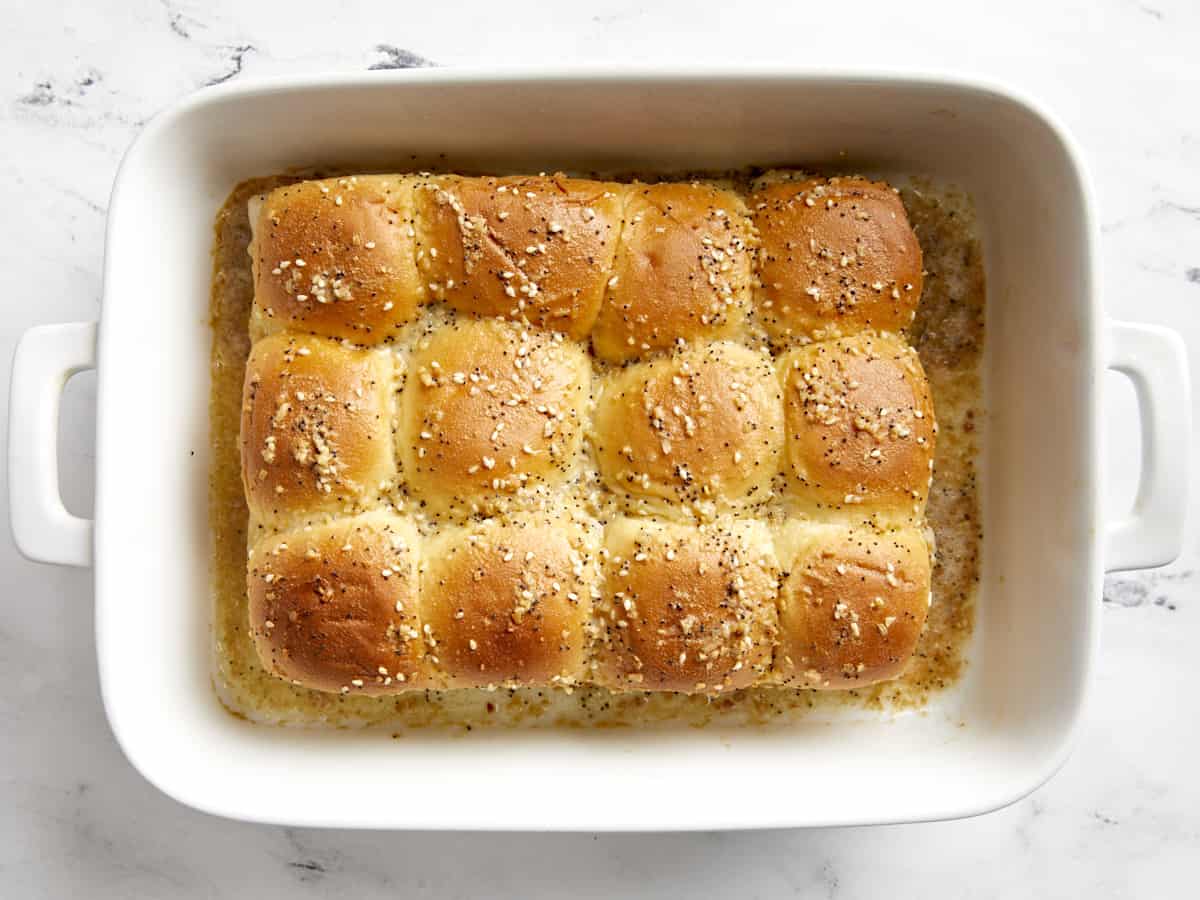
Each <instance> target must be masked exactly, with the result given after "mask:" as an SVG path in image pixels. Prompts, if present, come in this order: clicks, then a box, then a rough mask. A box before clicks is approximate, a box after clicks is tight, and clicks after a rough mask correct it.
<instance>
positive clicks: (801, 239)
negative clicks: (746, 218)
mask: <svg viewBox="0 0 1200 900" xmlns="http://www.w3.org/2000/svg"><path fill="white" fill-rule="evenodd" d="M749 203H750V206H751V208H752V209H753V215H754V224H755V226H756V228H757V229H758V235H759V240H760V241H761V246H760V249H759V255H758V277H759V282H760V287H759V290H758V292H757V293H758V299H757V307H758V314H759V317H760V318H761V320H762V322H763V324H764V325H765V326H766V328H767V331H768V332H769V333H770V334H771V335H772V337H774V338H776V339H789V338H802V337H817V338H820V337H830V336H834V337H836V336H837V335H839V334H842V335H848V334H854V333H856V332H859V331H863V330H865V329H874V330H876V331H895V332H898V331H901V330H902V329H905V328H907V327H908V326H909V324H911V322H912V319H913V314H914V313H915V311H916V308H917V303H918V302H919V300H920V298H921V285H922V271H921V262H922V261H921V245H920V244H919V243H918V242H917V236H916V234H914V233H913V230H912V227H911V226H910V225H909V222H908V216H907V215H906V214H905V212H904V206H903V204H901V202H900V198H899V196H897V194H896V192H895V191H894V190H893V189H892V188H891V187H889V186H888V185H886V184H882V183H878V182H872V181H867V180H866V179H863V178H830V179H828V180H825V179H811V180H806V181H800V182H780V183H777V184H773V185H771V186H769V187H766V188H764V189H763V190H761V191H759V192H757V193H756V194H754V195H753V196H752V197H751V198H750V201H749Z"/></svg>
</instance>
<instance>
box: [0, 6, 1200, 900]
mask: <svg viewBox="0 0 1200 900" xmlns="http://www.w3.org/2000/svg"><path fill="white" fill-rule="evenodd" d="M4 6H5V12H6V13H7V14H6V15H5V16H4V19H5V25H4V28H3V29H0V55H2V56H3V58H4V61H5V62H4V65H3V66H0V122H2V126H0V134H2V135H3V139H2V141H0V146H2V147H3V150H2V151H0V175H2V177H0V208H2V209H3V210H4V211H5V214H4V215H3V216H2V217H0V269H3V270H4V271H6V272H8V273H9V276H10V277H9V280H8V282H7V283H6V285H5V287H4V290H3V293H2V294H0V304H3V310H4V316H3V317H2V318H0V360H5V361H6V360H7V359H8V358H9V357H10V356H11V352H12V348H13V346H14V344H15V342H16V339H17V337H18V335H19V334H20V333H21V332H22V331H23V330H24V329H25V328H27V327H29V326H31V325H35V324H38V323H43V322H53V321H68V320H79V319H92V318H95V317H97V316H98V314H99V299H100V290H101V288H100V284H101V268H102V263H101V251H102V245H103V233H104V221H105V209H106V205H107V198H108V192H109V188H110V185H111V183H112V179H113V175H114V172H115V170H116V167H117V164H118V162H119V160H120V157H121V154H122V152H123V151H124V149H125V148H126V146H127V145H128V144H129V142H130V140H131V139H132V138H133V137H134V136H135V135H136V134H137V132H138V130H139V128H140V127H141V126H142V124H143V123H144V122H145V121H146V119H147V118H148V117H149V116H151V115H152V114H153V113H154V112H155V111H157V110H159V109H160V108H162V107H163V106H165V105H167V104H169V103H171V102H172V101H174V100H175V99H176V98H178V97H180V96H182V95H184V94H186V93H188V92H190V91H192V90H195V89H197V88H199V87H201V86H203V85H205V84H212V83H215V82H219V81H224V80H228V79H230V78H247V77H253V76H259V75H275V74H286V73H297V72H308V71H314V70H343V71H358V70H363V69H366V68H376V67H380V66H395V65H407V64H413V63H416V64H422V63H425V62H427V61H436V62H437V63H438V64H445V65H455V64H465V63H495V64H514V63H530V62H547V63H550V62H561V63H575V62H622V61H637V62H659V61H700V62H703V61H705V60H714V61H719V62H721V63H729V62H734V61H739V60H743V61H754V62H776V63H786V64H794V65H806V66H815V67H820V66H826V65H838V66H844V65H856V64H862V65H881V66H889V67H910V68H914V69H921V70H949V71H954V72H961V73H970V74H975V75H982V76H986V77H989V78H993V79H997V80H1001V81H1005V82H1008V83H1010V84H1012V85H1014V86H1016V87H1018V88H1020V89H1022V90H1023V91H1024V92H1026V93H1029V94H1032V95H1034V96H1035V97H1038V98H1040V99H1041V100H1042V101H1043V102H1044V103H1045V104H1046V105H1048V106H1050V107H1051V108H1053V109H1054V110H1056V111H1057V112H1058V114H1059V115H1060V116H1061V118H1062V119H1063V120H1064V121H1065V122H1066V124H1067V125H1068V127H1070V128H1071V129H1072V130H1073V131H1074V132H1075V134H1076V136H1077V137H1078V139H1079V141H1080V143H1081V144H1082V147H1083V149H1084V151H1085V154H1086V157H1087V160H1088V163H1089V165H1090V167H1091V171H1092V175H1093V176H1094V180H1095V183H1096V188H1097V196H1098V200H1099V215H1100V217H1101V221H1102V223H1103V231H1102V243H1101V252H1102V260H1103V298H1104V304H1105V306H1106V308H1107V310H1108V311H1109V312H1110V313H1111V314H1113V315H1117V316H1122V317H1126V318H1131V319H1140V320H1145V321H1150V322H1158V323H1163V324H1167V325H1170V326H1172V327H1174V328H1176V329H1178V330H1179V331H1180V332H1181V333H1182V334H1183V335H1184V337H1185V339H1186V340H1187V342H1188V345H1189V347H1190V348H1191V362H1192V369H1193V372H1200V119H1198V118H1197V110H1200V53H1197V47H1198V46H1200V6H1197V5H1196V4H1195V3H1193V2H1190V0H1145V2H1137V0H1128V2H1127V0H1075V2H1070V3H1047V2H1045V0H1040V2H1015V0H1009V2H1006V3H992V4H986V5H982V4H981V5H979V6H980V7H981V8H980V9H978V10H972V11H968V7H970V6H972V4H966V3H961V2H948V3H941V4H935V3H921V2H914V0H907V2H904V3H896V2H890V0H885V2H878V3H877V2H867V0H859V2H858V3H855V4H844V5H839V4H834V5H833V6H830V5H829V4H824V3H822V4H813V5H812V7H811V8H808V9H806V8H805V6H806V5H805V4H800V3H786V2H779V3H758V2H749V0H743V2H740V3H722V4H719V5H710V4H704V3H701V2H697V0H690V2H683V0H671V2H664V3H658V4H649V3H637V2H631V0H597V2H593V3H590V4H587V8H585V9H580V8H576V7H575V5H573V4H570V3H559V4H534V3H526V2H522V0H509V2H506V3H500V4H492V3H486V2H478V0H476V2H457V0H442V2H439V3H436V4H414V5H413V8H411V9H406V8H405V4H403V3H380V2H378V0H371V2H357V0H340V2H332V3H331V2H324V3H319V4H311V5H309V6H308V9H307V10H306V9H305V6H306V4H304V3H301V2H296V0H291V2H280V0H272V2H264V3H260V4H247V3H244V2H229V0H223V2H202V0H194V2H168V0H164V2H154V0H136V2H133V0H131V2H122V0H104V2H90V3H85V2H64V3H48V2H39V3H32V2H26V0H15V8H14V0H8V2H7V3H5V5H4ZM248 7H252V8H248ZM1108 378H1109V381H1108V383H1107V386H1108V387H1110V388H1111V389H1112V390H1111V392H1110V393H1111V398H1110V401H1109V404H1108V408H1109V411H1110V413H1111V417H1110V423H1109V425H1108V427H1107V436H1108V439H1109V449H1110V452H1111V453H1112V454H1114V458H1115V459H1117V460H1118V461H1119V462H1118V463H1117V464H1116V465H1115V466H1114V471H1113V478H1112V483H1111V484H1109V485H1108V486H1107V491H1108V496H1109V497H1110V498H1111V499H1112V500H1113V502H1114V503H1121V502H1127V501H1128V500H1129V499H1130V498H1131V497H1132V495H1133V484H1134V481H1133V479H1134V469H1135V465H1134V464H1133V463H1131V462H1128V461H1127V460H1128V458H1129V457H1130V456H1131V455H1136V453H1137V445H1136V437H1135V436H1134V429H1132V428H1131V427H1130V426H1131V424H1132V422H1133V419H1132V408H1133V407H1132V403H1133V401H1132V391H1130V390H1129V389H1128V387H1127V386H1126V385H1124V384H1123V383H1122V382H1121V381H1120V380H1119V379H1118V378H1117V377H1116V376H1112V375H1110V376H1108ZM0 379H3V381H2V383H0V397H2V398H3V399H0V406H3V410H4V412H5V413H6V411H7V405H6V404H7V393H8V391H7V379H8V372H7V362H5V363H4V372H3V374H2V375H0ZM68 395H69V396H68V398H67V402H66V408H65V411H64V424H63V427H62V435H63V438H62V447H61V449H60V459H61V460H62V465H63V467H64V470H65V474H64V494H65V495H66V497H67V499H68V502H69V503H70V504H71V505H72V506H73V507H74V508H76V509H78V510H82V511H86V510H88V509H89V508H90V503H91V491H92V487H91V472H90V470H91V467H92V463H93V449H92V434H93V427H94V426H93V419H94V417H93V413H92V408H91V407H92V402H93V400H94V381H93V380H91V379H88V378H81V379H77V381H76V382H75V383H73V384H72V386H71V388H70V389H69V391H68ZM1197 396H1198V397H1200V393H1198V394H1197ZM6 420H7V415H6V414H5V415H0V432H4V431H5V430H6ZM1198 420H1200V419H1198ZM5 480H6V474H0V490H5V491H6V481H5ZM1198 493H1200V490H1198V489H1197V487H1195V486H1194V487H1193V490H1192V501H1193V502H1192V507H1193V509H1194V508H1196V503H1195V500H1196V497H1197V495H1198ZM1197 534H1198V532H1197V530H1196V527H1195V526H1194V525H1193V526H1192V527H1190V528H1189V532H1188V536H1187V544H1186V549H1185V552H1184V555H1183V557H1182V559H1181V560H1180V561H1179V562H1178V563H1177V564H1175V565H1174V566H1171V567H1170V568H1168V569H1165V570H1162V571H1159V572H1155V573H1141V574H1133V575H1122V576H1119V577H1114V578H1110V579H1109V580H1108V583H1107V586H1106V591H1105V604H1104V616H1103V651H1102V655H1101V660H1100V665H1099V671H1098V675H1097V681H1096V685H1095V691H1094V693H1093V696H1092V700H1091V706H1090V710H1089V714H1088V718H1087V725H1086V728H1085V729H1084V732H1083V735H1082V740H1081V742H1080V745H1079V747H1078V750H1077V751H1076V753H1075V755H1074V757H1073V758H1072V759H1071V761H1070V762H1069V763H1068V764H1067V766H1066V768H1065V769H1064V770H1063V771H1062V772H1061V773H1060V774H1059V775H1058V776H1057V777H1056V778H1055V779H1054V780H1053V781H1052V782H1051V783H1050V784H1049V785H1048V786H1046V787H1045V788H1043V789H1041V790H1039V791H1038V792H1036V793H1035V794H1034V795H1033V796H1032V797H1030V798H1028V799H1026V800H1024V801H1022V802H1020V803H1018V804H1016V805H1015V806H1013V807H1011V808H1009V809H1006V810H1003V811H1001V812H998V813H994V814H992V815H988V816H984V817H981V818H978V819H974V820H970V821H964V822H954V823H943V824H936V825H925V826H905V827H890V828H879V829H846V830H830V831H809V832H769V833H758V834H755V833H751V834H701V835H691V836H636V835H634V836H599V837H595V836H589V835H580V836H495V835H469V836H443V835H436V834H374V833H354V832H339V831H297V830H291V829H286V828H272V827H259V826H253V825H244V824H235V823H230V822H225V821H221V820H217V819H213V818H209V817H207V816H204V815H201V814H199V813H195V812H192V811H191V810H188V809H185V808H182V807H180V806H178V805H176V804H175V803H174V802H173V801H171V800H168V799H167V798H166V797H164V796H161V795H160V794H158V793H157V792H156V791H155V790H154V789H153V788H152V787H150V786H149V785H148V784H146V783H145V782H143V781H142V780H141V778H140V777H139V776H138V775H137V774H136V773H135V772H134V771H133V770H132V769H131V768H130V766H129V765H128V764H127V763H126V762H125V760H124V758H123V757H122V756H121V752H120V751H119V750H118V748H117V747H116V745H115V744H114V742H113V740H112V737H111V735H110V733H109V730H108V727H107V725H106V723H105V719H104V712H103V710H102V708H101V704H100V697H99V694H98V691H97V685H96V667H95V657H94V652H93V643H92V615H91V585H90V575H89V573H87V572H83V571H70V570H66V569H54V568H49V567H43V566H38V565H35V564H33V563H29V562H26V561H24V560H22V559H21V558H20V557H19V556H18V554H17V552H16V550H15V548H14V547H13V545H12V543H11V540H10V539H8V538H7V537H6V538H5V539H3V540H0V723H3V724H2V725H0V731H2V733H3V738H2V739H0V896H3V897H5V898H23V897H67V896H88V897H96V898H109V897H112V898H116V897H121V898H126V897H142V896H147V897H166V896H179V897H188V898H191V897H239V896H251V895H253V896H258V897H263V898H271V897H285V896H286V897H289V898H307V897H326V896H355V897H357V896H362V897H374V896H385V895H386V896H438V897H441V896H456V897H457V896H488V897H500V896H513V897H529V898H533V897H558V896H564V895H566V894H568V893H570V894H573V895H577V896H579V897H606V896H660V895H661V896H678V895H684V894H685V893H686V894H692V895H732V894H735V893H736V894H737V895H739V896H751V897H775V896H788V895H794V894H802V895H806V896H808V895H816V896H829V897H833V896H862V895H872V894H879V893H882V892H885V891H886V892H889V893H890V894H891V895H892V896H897V897H908V896H923V897H925V896H941V895H945V896H971V897H976V896H978V897H983V896H989V897H990V896H1004V895H1009V894H1017V893H1021V894H1024V895H1028V894H1030V893H1032V894H1033V895H1035V896H1036V895H1050V896H1081V895H1087V896H1091V897H1124V896H1130V897H1133V896H1140V897H1169V896H1195V893H1194V891H1195V873H1196V863H1197V862H1198V861H1200V769H1198V767H1197V765H1196V760H1197V758H1198V757H1200V725H1198V720H1197V716H1196V701H1195V697H1196V694H1195V693H1194V692H1195V687H1194V683H1195V682H1197V681H1198V680H1200V654H1197V653H1196V649H1195V648H1196V647H1197V641H1198V640H1200V597H1198V596H1197V587H1198V586H1200V575H1197V571H1196V570H1197V566H1198V565H1200V546H1198V539H1197Z"/></svg>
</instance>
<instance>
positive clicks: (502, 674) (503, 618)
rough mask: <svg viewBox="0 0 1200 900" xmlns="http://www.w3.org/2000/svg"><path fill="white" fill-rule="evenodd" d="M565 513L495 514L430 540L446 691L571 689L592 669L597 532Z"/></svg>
mask: <svg viewBox="0 0 1200 900" xmlns="http://www.w3.org/2000/svg"><path fill="white" fill-rule="evenodd" d="M592 531H593V530H592V529H589V528H588V527H586V526H584V525H580V524H577V523H575V522H572V521H571V520H570V518H569V517H568V516H566V515H556V516H552V515H540V516H524V517H516V518H513V519H509V520H499V519H489V520H487V521H485V522H482V523H476V524H471V525H469V526H467V527H464V528H449V529H447V530H446V531H444V532H442V533H441V534H440V535H439V536H438V537H436V538H434V539H433V540H432V541H430V542H429V544H428V546H427V548H426V553H425V557H426V560H427V562H426V566H427V567H426V569H425V571H424V574H423V576H422V606H423V610H424V617H425V624H426V625H427V626H428V627H429V631H428V634H427V637H428V640H429V643H430V644H431V648H432V649H430V651H429V653H430V654H432V655H433V656H434V657H435V658H436V661H437V665H438V668H439V669H440V672H441V674H442V676H443V681H442V684H443V686H445V687H448V688H463V687H486V686H510V687H512V686H518V685H558V686H569V685H572V684H575V683H576V682H578V681H579V680H580V679H581V678H582V676H583V675H584V674H585V671H584V670H585V663H586V659H587V657H586V653H587V639H586V632H585V626H586V623H587V622H588V620H589V618H590V616H591V609H592V592H593V590H595V587H596V580H597V579H596V551H597V546H596V544H597V543H598V540H597V537H598V535H595V534H593V533H592Z"/></svg>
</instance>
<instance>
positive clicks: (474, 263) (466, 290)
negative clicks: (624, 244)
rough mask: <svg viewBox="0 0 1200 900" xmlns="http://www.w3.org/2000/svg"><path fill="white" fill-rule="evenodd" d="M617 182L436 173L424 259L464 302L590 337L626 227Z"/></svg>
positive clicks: (434, 288) (422, 193)
mask: <svg viewBox="0 0 1200 900" xmlns="http://www.w3.org/2000/svg"><path fill="white" fill-rule="evenodd" d="M617 190H619V185H613V184H606V183H604V182H599V181H581V180H579V179H574V178H567V177H566V176H564V175H552V176H539V177H511V178H461V177H458V176H453V175H448V176H438V177H432V178H429V179H426V180H425V181H424V182H423V184H422V186H421V187H420V188H418V190H417V193H416V201H417V216H418V221H419V223H420V226H419V237H420V241H419V245H418V248H417V261H418V264H419V265H420V267H421V272H422V274H423V276H424V278H425V280H426V282H427V287H428V290H429V292H430V294H431V295H432V296H433V297H434V298H436V299H438V300H443V301H445V302H446V303H447V304H449V305H450V306H451V307H453V308H454V309H457V310H461V311H463V312H470V313H474V314H475V315H479V316H502V317H506V318H510V319H524V320H526V321H528V322H530V323H532V324H534V325H538V326H541V327H543V328H549V329H552V330H554V331H561V332H563V333H565V334H567V335H569V336H570V337H572V338H575V339H581V338H584V337H586V336H587V333H588V331H589V330H590V329H591V327H592V323H593V322H594V321H595V319H596V310H597V309H598V308H599V306H600V298H601V296H602V295H603V293H604V286H605V283H606V282H607V280H608V270H609V268H610V267H611V266H612V259H613V253H614V251H615V250H616V246H617V237H618V235H619V233H620V230H621V198H620V196H619V195H618V194H617Z"/></svg>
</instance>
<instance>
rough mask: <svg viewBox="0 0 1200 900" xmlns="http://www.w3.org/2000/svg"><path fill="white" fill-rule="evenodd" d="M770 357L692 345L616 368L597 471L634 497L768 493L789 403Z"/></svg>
mask: <svg viewBox="0 0 1200 900" xmlns="http://www.w3.org/2000/svg"><path fill="white" fill-rule="evenodd" d="M781 399H782V398H781V391H780V386H779V381H778V380H777V379H776V378H775V375H774V372H773V370H772V368H771V363H770V360H769V358H768V357H766V356H765V355H764V354H762V353H758V352H755V351H753V350H749V349H747V348H746V347H743V346H741V345H740V344H735V343H732V342H728V341H717V342H714V343H709V344H695V345H692V346H690V347H688V348H686V349H684V350H682V351H680V352H677V353H675V354H674V355H672V356H669V357H664V358H661V359H656V360H653V361H651V362H647V363H641V364H638V365H633V366H629V367H628V368H626V369H623V370H620V371H618V372H616V373H614V374H613V375H612V376H610V378H609V380H608V382H607V383H606V384H605V385H604V386H603V388H602V390H601V393H600V395H599V397H598V399H597V403H596V412H595V416H594V431H593V434H592V440H593V443H594V445H595V449H596V459H597V462H598V463H599V466H600V472H601V474H602V475H603V477H604V479H605V481H606V482H608V484H609V485H611V486H612V487H613V488H616V489H618V490H624V491H627V492H629V493H630V494H632V495H634V496H635V497H647V498H658V499H659V500H663V501H671V502H673V504H674V506H675V509H674V512H676V513H678V512H679V511H680V510H679V508H678V505H679V504H715V505H716V506H723V505H729V504H737V503H743V502H746V501H754V500H758V499H764V498H765V497H766V495H767V493H768V492H769V491H770V486H771V479H772V477H773V476H774V475H775V473H776V472H777V471H778V470H779V462H780V452H781V450H782V447H783V438H784V428H783V407H782V403H781Z"/></svg>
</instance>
